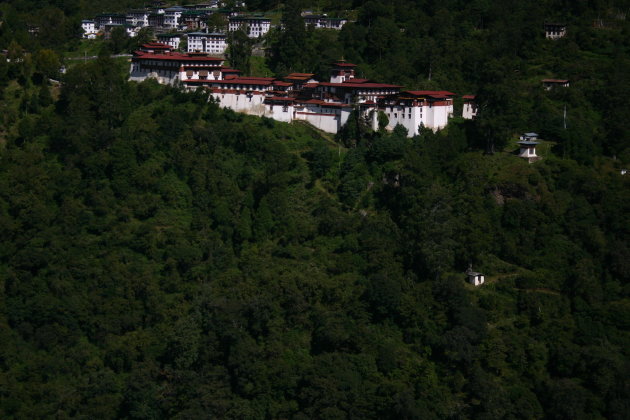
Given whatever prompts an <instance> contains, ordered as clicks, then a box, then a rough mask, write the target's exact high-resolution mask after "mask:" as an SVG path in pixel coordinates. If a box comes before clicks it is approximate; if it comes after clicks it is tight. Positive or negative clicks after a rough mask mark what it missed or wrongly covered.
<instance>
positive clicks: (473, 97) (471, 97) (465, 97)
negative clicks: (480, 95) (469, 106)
mask: <svg viewBox="0 0 630 420" xmlns="http://www.w3.org/2000/svg"><path fill="white" fill-rule="evenodd" d="M476 97H477V95H464V96H462V98H463V99H468V100H471V101H472V100H474V99H475V98H476Z"/></svg>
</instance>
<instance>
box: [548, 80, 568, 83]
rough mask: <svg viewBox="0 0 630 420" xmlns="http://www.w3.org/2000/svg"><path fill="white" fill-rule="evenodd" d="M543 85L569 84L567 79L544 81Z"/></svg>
mask: <svg viewBox="0 0 630 420" xmlns="http://www.w3.org/2000/svg"><path fill="white" fill-rule="evenodd" d="M542 81H543V83H569V81H568V80H566V79H543V80H542Z"/></svg>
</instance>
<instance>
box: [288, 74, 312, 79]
mask: <svg viewBox="0 0 630 420" xmlns="http://www.w3.org/2000/svg"><path fill="white" fill-rule="evenodd" d="M313 76H315V74H313V73H291V74H287V77H285V79H310V78H311V77H313Z"/></svg>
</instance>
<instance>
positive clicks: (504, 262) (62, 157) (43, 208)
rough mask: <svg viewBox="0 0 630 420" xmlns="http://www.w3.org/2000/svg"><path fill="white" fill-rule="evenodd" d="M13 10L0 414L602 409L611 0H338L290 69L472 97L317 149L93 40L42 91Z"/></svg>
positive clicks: (622, 76)
mask: <svg viewBox="0 0 630 420" xmlns="http://www.w3.org/2000/svg"><path fill="white" fill-rule="evenodd" d="M22 3H24V4H31V3H33V4H34V2H17V1H15V2H8V3H5V4H3V5H2V6H1V7H0V8H1V9H2V10H4V15H3V19H4V23H3V25H2V26H0V30H1V31H2V33H1V34H0V42H2V43H3V44H2V45H3V46H4V47H5V48H8V47H9V46H10V48H9V58H11V61H10V62H6V61H4V60H0V86H1V88H0V90H1V95H2V101H0V106H1V107H2V113H1V118H0V123H1V125H0V128H1V130H0V145H1V148H0V237H1V238H2V245H0V416H1V417H3V418H9V419H11V418H15V419H22V418H50V417H55V418H70V417H73V418H90V419H91V418H99V419H100V418H103V419H108V418H129V419H147V418H181V419H189V418H194V419H196V418H221V419H276V418H278V419H282V418H296V419H370V418H374V419H467V418H471V419H472V418H474V419H502V418H505V419H567V420H569V419H571V420H574V419H604V418H606V419H620V420H622V419H627V417H628V413H629V412H630V399H629V398H628V395H630V380H629V378H630V363H629V351H630V333H629V328H630V287H629V280H630V274H629V273H630V224H629V222H628V220H629V218H628V215H629V214H630V188H629V183H630V178H629V177H630V175H625V176H624V175H621V174H620V169H621V168H622V167H624V166H626V165H628V163H629V162H628V151H629V150H630V149H629V147H630V145H629V142H628V133H629V131H628V127H627V124H628V118H627V116H628V115H629V113H628V106H627V104H626V98H627V97H629V95H628V93H629V92H628V88H629V84H628V74H630V73H629V72H628V71H627V69H628V55H627V51H628V40H629V37H627V28H628V26H627V23H626V21H625V20H621V19H618V20H614V19H612V18H611V21H614V22H617V23H616V24H615V25H616V26H615V27H614V28H610V29H607V30H599V29H593V28H592V27H591V20H590V19H591V18H592V17H593V16H595V17H597V14H598V13H601V14H602V16H608V15H606V13H609V12H610V13H611V16H613V17H614V16H617V15H616V14H615V13H613V12H614V11H615V10H625V9H623V8H622V6H624V4H621V3H623V2H618V3H619V4H613V3H612V2H605V1H601V2H588V3H587V2H514V4H509V5H507V6H505V5H504V6H503V7H501V9H500V11H501V12H502V13H499V10H498V9H497V7H498V6H492V4H494V3H492V2H481V1H473V2H466V3H465V4H463V2H462V3H460V2H455V1H453V2H439V3H438V2H435V3H433V2H415V3H410V2H404V4H406V5H407V9H404V8H403V3H402V2H396V1H394V2H389V3H387V5H385V4H384V3H382V2H374V1H371V2H366V3H365V4H364V3H363V2H355V3H354V4H352V2H349V1H348V2H347V5H346V3H345V2H344V3H343V4H344V6H343V8H351V7H352V8H354V9H355V10H354V12H353V13H356V14H357V16H359V18H358V19H359V20H358V21H357V22H356V23H353V24H349V25H348V27H347V28H344V30H343V31H341V32H340V33H338V34H337V33H334V34H331V33H329V32H327V31H324V32H321V33H320V32H309V31H305V32H304V34H303V35H304V36H305V37H306V38H304V39H303V40H301V41H298V42H305V44H303V45H305V47H304V48H303V50H302V54H303V55H302V58H300V60H303V61H302V63H306V64H303V65H305V66H306V65H307V64H308V66H311V65H312V63H309V62H308V60H309V59H311V58H310V57H313V55H312V54H311V52H312V50H309V49H308V48H307V47H306V46H307V45H308V43H310V42H311V41H313V40H315V41H316V40H317V39H320V38H322V39H324V38H326V37H331V38H330V39H331V40H330V42H326V43H325V45H327V46H329V48H331V49H333V50H334V51H333V50H330V51H333V52H330V53H323V52H322V54H323V55H321V57H322V58H319V59H320V60H321V63H324V62H325V60H328V58H331V59H333V58H334V59H337V58H339V57H338V55H341V54H338V53H342V54H343V55H344V56H345V57H346V58H347V59H349V60H353V61H356V62H357V64H359V65H360V68H361V70H362V71H363V72H365V74H366V75H369V76H370V77H375V78H378V79H379V80H383V81H388V82H397V83H403V84H405V85H406V86H407V87H410V88H411V87H424V88H431V87H439V88H440V89H451V90H455V91H457V92H458V93H477V94H478V95H479V98H480V101H481V103H482V105H483V106H482V110H481V112H480V115H479V118H478V119H477V120H474V121H462V120H460V119H454V120H453V121H451V123H450V124H449V126H448V127H447V129H446V130H443V131H440V132H437V133H433V132H431V131H429V130H423V131H422V132H421V134H420V135H419V136H416V137H414V138H407V137H406V134H407V133H406V132H405V131H404V129H401V128H400V127H397V128H396V129H395V130H394V131H393V132H385V131H380V132H374V133H373V132H371V131H369V130H367V129H366V127H365V126H364V125H363V124H362V123H361V120H352V121H351V123H350V124H349V125H348V126H347V127H346V129H345V130H343V132H342V133H340V134H339V135H338V136H337V137H336V138H334V139H333V138H330V137H329V136H327V135H324V134H322V133H319V132H317V131H316V130H314V129H313V128H311V127H309V126H307V125H301V124H291V125H289V124H284V123H279V122H275V121H273V120H270V119H266V118H255V117H249V116H245V115H241V114H237V113H234V112H232V111H230V110H223V109H220V108H219V107H218V106H216V105H215V104H214V103H213V102H212V101H208V94H207V93H205V92H204V91H202V90H200V91H197V92H189V93H186V92H182V91H180V90H178V89H176V88H173V87H168V86H160V85H157V84H156V83H155V82H153V81H146V82H143V83H141V84H137V83H129V82H127V81H126V77H125V76H124V75H122V74H121V71H120V63H117V62H116V61H114V60H112V59H110V58H108V57H107V55H106V54H103V55H101V57H99V58H98V59H97V60H94V61H91V62H87V63H81V62H80V63H77V64H74V65H73V66H72V67H71V68H70V69H69V70H68V72H67V73H66V74H65V75H64V76H63V77H62V84H61V85H54V86H53V85H50V84H49V83H48V81H47V80H48V77H51V76H55V77H61V76H59V75H58V74H56V71H57V67H56V66H57V65H58V64H59V60H60V59H62V58H63V54H62V53H63V50H68V49H70V47H69V45H70V44H71V43H72V41H71V39H72V38H71V37H68V38H63V39H62V41H63V42H62V43H60V44H58V45H46V42H47V41H45V40H44V39H43V38H42V37H41V35H40V37H38V38H27V37H28V36H30V35H28V33H27V35H26V36H27V37H24V38H20V36H22V35H20V33H21V32H19V31H18V30H15V29H14V28H17V27H18V23H20V22H26V20H25V19H26V18H25V16H26V15H28V13H27V11H28V10H27V9H24V8H21V4H22ZM61 3H63V4H61ZM330 3H332V2H319V6H320V7H322V8H324V9H326V8H328V11H329V12H330V13H334V12H335V10H334V9H333V8H332V6H333V5H331V4H330ZM341 3H342V2H335V4H341ZM508 3H509V2H508ZM38 4H39V3H38ZM47 4H48V3H47ZM78 4H79V3H78ZM80 4H82V3H80ZM254 4H255V2H252V3H251V4H250V6H252V7H253V5H254ZM64 5H65V3H64V2H54V3H53V2H50V5H49V6H46V7H45V8H44V9H45V10H48V9H50V10H53V9H54V10H58V11H59V13H62V14H63V16H64V17H65V18H67V19H70V20H72V19H75V18H76V17H77V16H78V12H77V10H87V9H81V7H80V6H76V8H77V9H75V8H74V7H73V8H70V7H69V6H68V8H69V9H68V10H66V9H65V8H64V7H66V6H64ZM105 5H111V7H112V8H113V7H115V5H114V3H111V4H110V3H107V2H106V1H104V2H103V7H105ZM438 5H440V6H438ZM122 6H123V5H121V7H122ZM302 6H304V7H308V6H313V5H310V4H306V3H305V4H303V5H302ZM508 6H510V7H508ZM258 7H260V8H271V7H275V6H274V5H267V4H266V3H265V2H259V4H258ZM475 8H477V9H475ZM70 9H71V10H72V11H70ZM340 9H341V8H340ZM287 10H290V8H287ZM475 10H477V11H476V12H475V13H476V14H475V13H473V11H475ZM341 11H342V10H339V12H341ZM56 13H57V12H56ZM288 13H289V12H287V14H288ZM547 16H549V19H553V20H559V19H565V20H566V22H567V23H568V24H569V35H568V37H567V39H562V40H559V41H556V42H552V41H546V40H544V35H541V34H540V28H541V26H540V24H541V23H542V20H544V19H546V18H547ZM12 19H13V20H12ZM537 20H540V22H538V21H537ZM534 21H536V22H538V23H535V25H534ZM414 22H424V24H418V23H414ZM471 22H474V23H471ZM392 25H394V27H395V30H393V31H392V30H385V29H387V28H388V27H391V26H392ZM381 27H382V28H383V30H382V32H376V31H377V28H381ZM362 31H363V32H362ZM441 31H447V32H446V33H442V32H441ZM378 33H384V34H394V36H395V38H393V40H392V41H391V44H387V45H389V46H390V47H391V48H389V47H387V48H386V47H383V48H382V51H381V53H380V54H378V45H380V44H378V43H377V39H376V38H370V37H376V34H378ZM40 34H41V32H40ZM525 34H530V36H528V37H526V36H525ZM273 36H276V37H279V38H282V37H286V36H289V35H288V34H287V33H276V34H275V35H273ZM398 37H400V38H398ZM497 37H498V38H497ZM495 38H496V39H495ZM380 40H382V38H381V37H378V42H380ZM359 42H363V43H364V44H361V45H363V47H361V45H359V44H357V43H359ZM388 42H390V41H388ZM424 42H432V43H433V44H432V45H433V47H431V48H429V47H426V48H429V49H428V50H423V49H422V48H424V47H423V45H424V44H423V43H424ZM399 43H400V44H403V45H399ZM280 45H281V44H275V46H274V47H273V48H282V47H281V46H280ZM282 45H285V46H286V45H289V44H286V43H284V44H282ZM298 45H302V44H298ZM387 45H386V46H387ZM403 46H404V48H403ZM399 48H400V49H399ZM22 49H26V50H27V52H28V54H25V53H24V52H23V51H22ZM434 50H435V54H433V55H432V57H433V58H432V59H430V57H429V52H430V51H434ZM309 51H311V52H309ZM325 54H329V55H328V56H327V55H325ZM353 54H356V55H353ZM286 56H287V55H286V52H282V54H279V55H277V54H276V55H271V56H270V58H269V60H268V63H267V64H268V65H269V68H270V69H272V70H273V71H276V72H278V73H281V72H283V71H288V70H290V69H288V68H287V67H286V65H285V64H286V63H285V64H283V61H282V60H276V59H277V58H278V57H286ZM333 56H334V57H333ZM274 57H275V58H274ZM318 57H320V56H318ZM56 60H57V61H56ZM274 60H276V61H274ZM423 60H424V61H423ZM458 61H459V63H458ZM298 62H299V61H295V63H298ZM283 66H284V67H283ZM321 68H322V70H321V71H322V72H324V71H325V70H323V64H322V67H321ZM298 69H299V68H297V67H296V68H295V69H294V70H298ZM388 69H389V70H388ZM429 69H430V72H431V80H429V79H428V74H429V72H428V70H429ZM300 70H301V69H300ZM551 76H558V77H560V76H562V77H566V78H569V79H571V87H570V88H567V89H554V90H552V91H549V92H546V91H544V90H543V89H542V87H541V86H540V79H541V78H543V77H551ZM565 105H566V106H567V109H568V112H567V114H568V116H567V128H566V129H565V128H564V119H563V110H564V106H565ZM522 130H528V131H529V130H533V131H538V132H540V133H541V135H542V137H543V139H544V140H543V141H542V144H541V145H540V146H539V154H540V155H541V156H542V157H543V159H542V160H540V161H538V162H536V163H533V164H528V163H527V162H526V161H525V160H523V159H521V158H519V157H518V156H517V155H516V154H515V151H516V149H517V146H516V143H515V140H514V135H515V134H516V133H518V132H519V131H522ZM492 150H494V153H492V154H490V153H488V152H491V151H492ZM469 264H472V265H473V268H474V269H475V270H477V271H482V272H484V273H485V274H486V279H487V282H486V284H485V285H483V286H481V287H477V288H474V287H472V286H470V285H469V284H467V283H466V282H465V276H464V274H463V272H464V271H465V270H466V268H467V267H468V266H469Z"/></svg>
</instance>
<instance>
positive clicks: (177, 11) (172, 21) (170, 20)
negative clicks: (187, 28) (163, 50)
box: [164, 6, 186, 29]
mask: <svg viewBox="0 0 630 420" xmlns="http://www.w3.org/2000/svg"><path fill="white" fill-rule="evenodd" d="M185 11H186V9H185V8H184V7H181V6H173V7H169V8H167V9H164V26H165V27H167V28H171V29H175V28H177V27H178V26H179V20H180V18H181V17H182V13H184V12H185Z"/></svg>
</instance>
